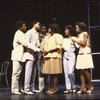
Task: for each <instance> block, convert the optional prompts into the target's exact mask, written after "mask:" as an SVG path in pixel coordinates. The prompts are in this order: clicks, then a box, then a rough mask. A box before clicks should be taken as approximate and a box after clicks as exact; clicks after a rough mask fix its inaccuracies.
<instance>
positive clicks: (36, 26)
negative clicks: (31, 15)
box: [35, 22, 41, 31]
mask: <svg viewBox="0 0 100 100" xmlns="http://www.w3.org/2000/svg"><path fill="white" fill-rule="evenodd" d="M40 28H41V24H40V22H37V23H36V24H35V29H36V30H37V31H39V30H40Z"/></svg>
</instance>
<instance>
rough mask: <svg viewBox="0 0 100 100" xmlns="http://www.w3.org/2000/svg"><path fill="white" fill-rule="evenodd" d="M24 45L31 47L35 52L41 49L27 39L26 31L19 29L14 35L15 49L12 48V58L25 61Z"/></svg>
mask: <svg viewBox="0 0 100 100" xmlns="http://www.w3.org/2000/svg"><path fill="white" fill-rule="evenodd" d="M24 47H25V48H30V49H31V50H33V51H34V52H36V51H40V49H39V48H36V47H34V46H33V45H32V44H31V43H29V42H28V41H27V39H26V37H25V33H23V32H22V31H20V30H17V31H16V33H15V35H14V40H13V50H12V53H11V60H16V61H20V62H24V61H25V59H24V60H23V57H24Z"/></svg>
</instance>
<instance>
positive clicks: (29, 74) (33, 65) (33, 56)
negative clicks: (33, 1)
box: [24, 21, 41, 94]
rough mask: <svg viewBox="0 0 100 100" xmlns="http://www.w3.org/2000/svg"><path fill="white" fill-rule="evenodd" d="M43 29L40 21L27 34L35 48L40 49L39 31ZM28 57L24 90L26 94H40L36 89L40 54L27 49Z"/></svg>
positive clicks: (35, 22) (33, 24)
mask: <svg viewBox="0 0 100 100" xmlns="http://www.w3.org/2000/svg"><path fill="white" fill-rule="evenodd" d="M40 28H41V25H40V22H39V21H33V22H32V28H31V29H30V30H28V31H27V32H26V38H27V41H29V42H30V43H31V44H32V45H33V46H34V47H37V48H38V47H40V41H39V32H38V31H39V30H40ZM25 57H26V66H25V82H24V90H25V93H26V94H30V91H32V92H40V91H39V90H36V89H35V78H36V72H37V58H38V53H36V52H33V51H32V50H30V49H27V52H26V54H25Z"/></svg>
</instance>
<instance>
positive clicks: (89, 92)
mask: <svg viewBox="0 0 100 100" xmlns="http://www.w3.org/2000/svg"><path fill="white" fill-rule="evenodd" d="M93 90H94V87H92V90H87V91H86V93H87V94H92V92H93Z"/></svg>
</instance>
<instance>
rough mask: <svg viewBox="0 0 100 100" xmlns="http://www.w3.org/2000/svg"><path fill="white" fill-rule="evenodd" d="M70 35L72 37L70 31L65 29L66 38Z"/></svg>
mask: <svg viewBox="0 0 100 100" xmlns="http://www.w3.org/2000/svg"><path fill="white" fill-rule="evenodd" d="M69 35H70V33H69V30H68V29H67V28H65V36H69Z"/></svg>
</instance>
